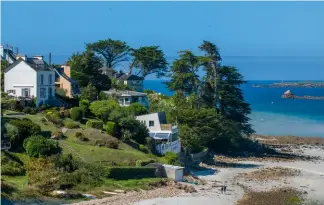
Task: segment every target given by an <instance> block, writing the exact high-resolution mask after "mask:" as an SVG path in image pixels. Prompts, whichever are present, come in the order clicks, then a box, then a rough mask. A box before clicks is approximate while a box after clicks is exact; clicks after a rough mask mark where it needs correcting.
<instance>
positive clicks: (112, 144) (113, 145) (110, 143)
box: [106, 140, 119, 149]
mask: <svg viewBox="0 0 324 205" xmlns="http://www.w3.org/2000/svg"><path fill="white" fill-rule="evenodd" d="M106 146H107V147H108V148H111V149H118V146H119V141H118V140H108V141H107V142H106Z"/></svg>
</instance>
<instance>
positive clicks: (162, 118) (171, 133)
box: [136, 112, 181, 155]
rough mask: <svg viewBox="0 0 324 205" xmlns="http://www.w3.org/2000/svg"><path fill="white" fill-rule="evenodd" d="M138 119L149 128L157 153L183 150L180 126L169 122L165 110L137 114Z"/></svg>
mask: <svg viewBox="0 0 324 205" xmlns="http://www.w3.org/2000/svg"><path fill="white" fill-rule="evenodd" d="M136 119H137V120H138V121H140V122H142V123H143V124H145V125H146V127H147V128H148V130H149V135H150V137H151V138H152V139H153V140H152V142H153V145H154V149H155V152H156V153H158V154H161V155H163V154H165V153H166V152H175V153H180V152H181V143H180V139H179V129H178V126H177V125H175V124H168V123H167V120H166V115H165V113H164V112H158V113H150V114H147V115H140V116H136Z"/></svg>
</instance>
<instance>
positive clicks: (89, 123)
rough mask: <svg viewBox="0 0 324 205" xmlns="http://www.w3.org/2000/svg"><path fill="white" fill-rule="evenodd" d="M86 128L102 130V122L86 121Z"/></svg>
mask: <svg viewBox="0 0 324 205" xmlns="http://www.w3.org/2000/svg"><path fill="white" fill-rule="evenodd" d="M86 126H87V128H89V127H91V128H95V129H99V130H102V128H103V122H102V121H100V120H88V121H87V124H86Z"/></svg>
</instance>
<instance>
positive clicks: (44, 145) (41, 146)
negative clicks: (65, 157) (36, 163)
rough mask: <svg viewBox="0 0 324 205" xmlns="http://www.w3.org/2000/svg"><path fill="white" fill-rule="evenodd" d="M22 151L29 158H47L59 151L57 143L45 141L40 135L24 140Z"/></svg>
mask: <svg viewBox="0 0 324 205" xmlns="http://www.w3.org/2000/svg"><path fill="white" fill-rule="evenodd" d="M24 149H25V150H26V153H27V155H28V156H30V157H39V156H49V155H51V154H55V153H58V152H59V151H60V147H59V146H58V143H57V142H53V141H50V140H47V139H46V138H45V137H43V136H40V135H38V136H32V137H29V138H27V139H25V140H24Z"/></svg>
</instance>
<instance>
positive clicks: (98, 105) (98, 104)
mask: <svg viewBox="0 0 324 205" xmlns="http://www.w3.org/2000/svg"><path fill="white" fill-rule="evenodd" d="M118 108H119V104H118V103H117V102H116V101H115V100H113V99H109V100H100V101H95V102H92V103H91V105H90V111H91V112H92V113H93V114H94V115H95V116H96V117H98V118H100V119H103V118H104V117H105V116H106V118H108V117H107V116H109V115H110V113H111V112H112V111H113V110H116V109H118Z"/></svg>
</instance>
